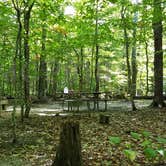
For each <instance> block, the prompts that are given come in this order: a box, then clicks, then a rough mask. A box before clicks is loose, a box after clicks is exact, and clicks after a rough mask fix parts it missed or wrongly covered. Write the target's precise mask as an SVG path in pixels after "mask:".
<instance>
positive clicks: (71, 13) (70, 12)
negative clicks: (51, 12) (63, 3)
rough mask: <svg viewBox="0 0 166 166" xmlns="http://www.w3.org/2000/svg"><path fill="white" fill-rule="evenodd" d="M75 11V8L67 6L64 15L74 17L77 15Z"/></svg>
mask: <svg viewBox="0 0 166 166" xmlns="http://www.w3.org/2000/svg"><path fill="white" fill-rule="evenodd" d="M75 12H76V11H75V9H74V7H73V6H67V7H66V8H65V11H64V14H65V15H69V16H74V15H75Z"/></svg>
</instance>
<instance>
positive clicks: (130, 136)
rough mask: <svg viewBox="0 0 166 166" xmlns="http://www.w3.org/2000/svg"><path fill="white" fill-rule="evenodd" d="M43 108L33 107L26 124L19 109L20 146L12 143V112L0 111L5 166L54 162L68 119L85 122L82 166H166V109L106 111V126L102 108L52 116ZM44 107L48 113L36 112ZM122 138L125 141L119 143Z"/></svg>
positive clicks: (1, 156)
mask: <svg viewBox="0 0 166 166" xmlns="http://www.w3.org/2000/svg"><path fill="white" fill-rule="evenodd" d="M145 105H146V104H145ZM44 106H46V105H44ZM44 106H42V105H39V107H38V109H37V107H34V108H33V109H32V110H33V111H32V112H33V113H32V114H31V116H30V118H29V119H25V121H24V123H23V124H22V123H21V122H20V117H19V112H18V114H17V126H16V133H17V143H16V144H12V124H11V112H10V111H5V112H1V116H0V166H51V164H52V162H53V160H54V158H55V155H56V148H57V146H58V143H59V131H60V124H61V122H62V121H64V119H66V118H67V117H68V118H70V119H73V120H78V121H79V122H80V131H81V143H82V158H83V166H137V165H138V166H139V165H140V166H152V165H156V166H157V165H158V166H166V159H165V158H164V157H162V155H163V153H162V152H163V150H165V151H166V108H163V109H150V108H143V107H140V110H138V111H136V112H132V111H130V110H128V109H126V110H125V111H124V109H122V110H121V109H118V111H117V110H113V109H112V110H110V111H107V112H102V114H106V115H109V117H110V123H109V124H107V125H103V124H100V123H99V114H101V112H94V111H86V112H84V111H81V112H80V113H70V114H69V113H64V114H60V116H50V115H51V114H52V111H49V110H47V108H45V107H44ZM52 107H53V106H49V109H50V110H52V109H53V108H52ZM44 109H46V110H47V111H48V112H49V114H46V115H45V116H39V115H40V114H35V110H38V112H40V113H41V111H39V110H44ZM41 115H44V114H41ZM110 137H111V138H113V139H114V144H113V142H112V141H110V140H111V138H110ZM117 137H118V138H120V140H121V141H120V142H117V143H115V142H116V141H117V140H119V139H117ZM126 150H130V151H126ZM131 150H132V152H131ZM125 152H131V153H130V155H129V154H128V155H126V153H125ZM133 152H134V153H133ZM165 153H166V152H165ZM160 154H161V155H160ZM127 156H128V157H127ZM130 159H131V160H133V161H131V160H130Z"/></svg>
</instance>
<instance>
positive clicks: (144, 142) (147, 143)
mask: <svg viewBox="0 0 166 166" xmlns="http://www.w3.org/2000/svg"><path fill="white" fill-rule="evenodd" d="M151 144H152V142H151V141H150V140H147V139H146V140H145V141H143V142H142V143H141V146H143V147H147V146H149V145H151Z"/></svg>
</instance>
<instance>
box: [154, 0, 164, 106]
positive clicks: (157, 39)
mask: <svg viewBox="0 0 166 166" xmlns="http://www.w3.org/2000/svg"><path fill="white" fill-rule="evenodd" d="M153 5H154V9H153V35H154V99H153V103H152V105H153V106H157V107H163V106H164V98H163V50H162V31H163V25H162V8H161V0H154V1H153Z"/></svg>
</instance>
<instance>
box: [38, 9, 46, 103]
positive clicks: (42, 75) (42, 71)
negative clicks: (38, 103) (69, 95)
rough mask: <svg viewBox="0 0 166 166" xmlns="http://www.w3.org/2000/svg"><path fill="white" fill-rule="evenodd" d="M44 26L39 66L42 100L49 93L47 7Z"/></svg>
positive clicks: (40, 96)
mask: <svg viewBox="0 0 166 166" xmlns="http://www.w3.org/2000/svg"><path fill="white" fill-rule="evenodd" d="M42 12H43V20H42V21H43V25H42V40H41V41H42V49H41V56H40V66H39V89H38V98H39V99H40V100H42V99H43V98H44V97H45V96H46V91H47V63H46V32H47V31H46V27H45V20H46V11H45V7H44V8H43V11H42Z"/></svg>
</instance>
